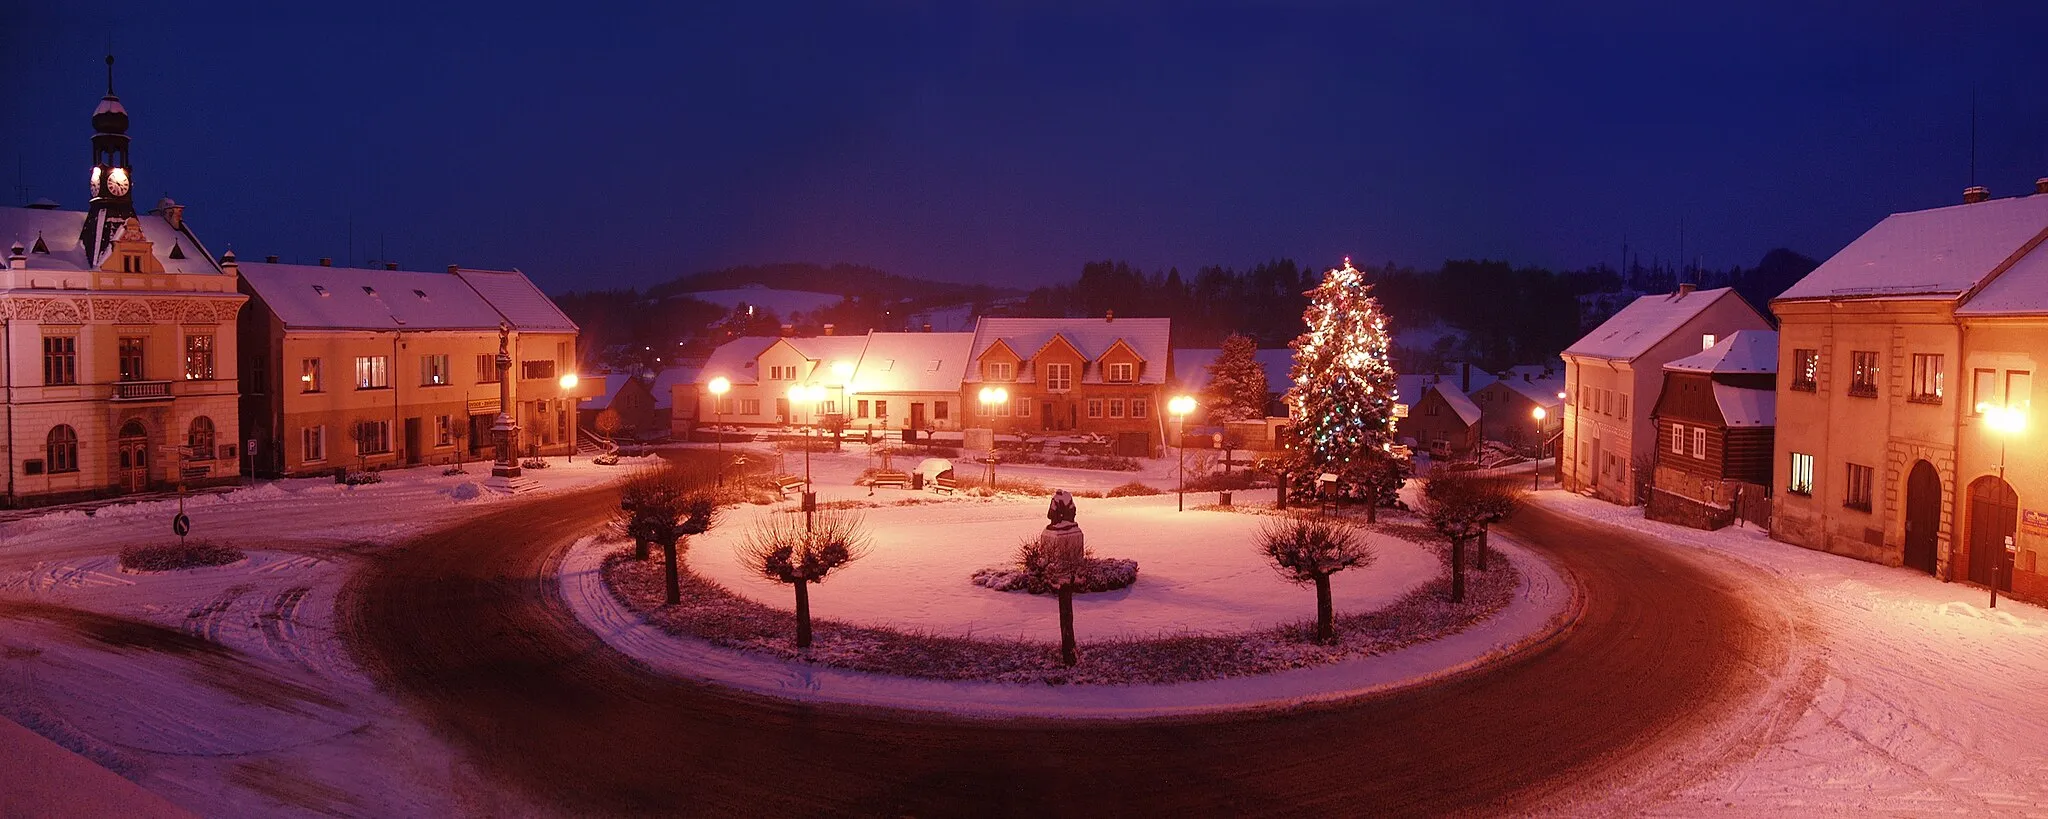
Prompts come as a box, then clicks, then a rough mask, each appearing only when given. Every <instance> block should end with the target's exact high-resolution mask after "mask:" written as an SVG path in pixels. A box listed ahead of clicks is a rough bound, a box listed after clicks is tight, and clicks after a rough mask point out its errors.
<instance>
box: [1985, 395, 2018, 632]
mask: <svg viewBox="0 0 2048 819" xmlns="http://www.w3.org/2000/svg"><path fill="white" fill-rule="evenodd" d="M1977 411H1978V412H1981V413H1983V414H1984V423H1985V425H1986V426H1989V427H1991V431H1992V432H1996V433H1998V482H1999V483H2001V484H2003V483H2005V445H2006V443H2007V442H2008V441H2010V440H2011V439H2012V437H2013V436H2015V435H2018V434H2020V433H2021V432H2025V431H2026V429H2027V413H2026V411H2025V410H2022V409H2020V408H2019V407H1994V406H1991V405H1989V404H1978V405H1977ZM2002 546H2003V547H2004V549H2005V551H2002V552H2000V553H1998V554H1996V555H1994V556H1993V557H1992V558H1991V607H1992V608H1994V609H1995V608H1998V573H1999V570H2000V569H2002V568H2004V566H2005V561H2006V560H2007V556H2008V555H2009V554H2010V553H2011V549H2012V536H2011V535H2006V536H2005V543H2004V544H2002Z"/></svg>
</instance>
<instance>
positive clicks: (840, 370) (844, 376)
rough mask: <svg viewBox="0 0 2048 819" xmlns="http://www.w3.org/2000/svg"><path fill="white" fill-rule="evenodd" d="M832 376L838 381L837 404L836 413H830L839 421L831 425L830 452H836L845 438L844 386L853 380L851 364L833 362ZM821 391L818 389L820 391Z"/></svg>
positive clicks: (845, 399)
mask: <svg viewBox="0 0 2048 819" xmlns="http://www.w3.org/2000/svg"><path fill="white" fill-rule="evenodd" d="M832 375H834V376H836V377H837V378H838V379H839V404H838V405H837V406H836V407H834V409H835V410H837V412H834V413H832V414H833V415H835V416H837V417H838V419H839V420H838V421H837V422H836V423H834V424H833V425H832V451H833V452H838V451H839V445H840V442H841V441H842V440H843V439H844V438H845V437H846V401H847V397H846V392H847V391H846V384H847V382H848V381H851V380H853V362H851V361H835V362H833V363H832ZM822 389H823V388H820V390H821V391H822Z"/></svg>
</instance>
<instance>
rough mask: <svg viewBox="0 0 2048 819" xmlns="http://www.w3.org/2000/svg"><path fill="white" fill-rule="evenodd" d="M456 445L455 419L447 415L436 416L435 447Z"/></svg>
mask: <svg viewBox="0 0 2048 819" xmlns="http://www.w3.org/2000/svg"><path fill="white" fill-rule="evenodd" d="M454 445H455V419H454V418H453V417H451V416H447V415H436V416H434V446H454Z"/></svg>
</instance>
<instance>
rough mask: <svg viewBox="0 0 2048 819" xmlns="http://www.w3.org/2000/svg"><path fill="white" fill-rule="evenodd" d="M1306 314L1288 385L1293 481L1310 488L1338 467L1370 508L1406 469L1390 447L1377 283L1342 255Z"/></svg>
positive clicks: (1388, 383)
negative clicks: (1375, 292)
mask: <svg viewBox="0 0 2048 819" xmlns="http://www.w3.org/2000/svg"><path fill="white" fill-rule="evenodd" d="M1302 320H1303V321H1304V322H1305V323H1307V325H1308V330H1307V331H1306V332H1304V333H1302V334H1301V336H1300V337H1298V338H1296V339H1295V340H1294V344H1293V347H1294V369H1293V370H1292V372H1291V374H1292V376H1293V378H1294V386H1293V387H1292V388H1290V389H1289V390H1288V391H1287V405H1288V408H1289V409H1290V410H1291V411H1292V413H1293V416H1294V430H1295V433H1296V443H1295V445H1294V447H1295V452H1294V456H1295V457H1294V460H1295V466H1296V469H1295V470H1294V472H1295V485H1296V487H1297V489H1301V490H1309V489H1311V488H1312V487H1311V486H1304V484H1310V483H1311V482H1313V481H1315V480H1316V479H1317V478H1318V477H1320V476H1321V475H1324V474H1335V475H1336V476H1337V478H1338V481H1339V484H1340V489H1341V490H1342V491H1343V492H1345V493H1346V494H1347V495H1351V496H1355V497H1358V498H1359V499H1361V500H1365V501H1367V502H1368V503H1369V504H1370V505H1371V507H1377V506H1380V505H1386V504H1389V503H1392V502H1393V501H1394V500H1395V498H1394V492H1396V491H1397V490H1399V488H1400V485H1401V481H1402V480H1403V479H1405V472H1406V469H1405V467H1404V465H1403V464H1401V463H1399V462H1397V461H1396V460H1395V458H1394V457H1393V456H1392V455H1391V454H1389V449H1390V447H1391V444H1392V442H1393V429H1394V389H1395V387H1394V366H1393V363H1392V362H1391V361H1389V360H1388V358H1387V340H1388V339H1387V319H1386V314H1384V313H1381V312H1380V306H1379V300H1378V299H1375V298H1373V296H1372V285H1370V284H1367V283H1366V282H1365V276H1364V274H1362V273H1360V272H1358V269H1357V268H1354V267H1352V266H1351V260H1350V259H1345V260H1344V266H1343V267H1341V268H1337V269H1335V270H1331V271H1329V272H1328V273H1325V274H1323V283H1322V284H1321V285H1319V286H1317V287H1316V289H1315V290H1313V291H1311V292H1310V293H1309V305H1308V310H1307V311H1306V312H1304V313H1303V314H1302ZM1369 508H1370V507H1369Z"/></svg>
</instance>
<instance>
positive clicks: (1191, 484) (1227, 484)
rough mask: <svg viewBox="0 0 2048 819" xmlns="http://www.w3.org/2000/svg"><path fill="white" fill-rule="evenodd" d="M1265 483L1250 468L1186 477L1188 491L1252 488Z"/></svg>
mask: <svg viewBox="0 0 2048 819" xmlns="http://www.w3.org/2000/svg"><path fill="white" fill-rule="evenodd" d="M1263 483H1265V480H1264V479H1262V478H1260V477H1259V476H1258V474H1257V473H1254V472H1252V471H1250V470H1239V471H1236V472H1211V473H1209V474H1207V475H1195V476H1192V477H1190V478H1188V491H1189V492H1219V491H1220V492H1228V491H1231V490H1236V489H1252V488H1254V487H1257V486H1259V485H1261V484H1263Z"/></svg>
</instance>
